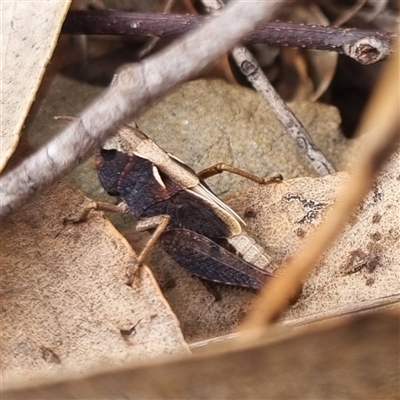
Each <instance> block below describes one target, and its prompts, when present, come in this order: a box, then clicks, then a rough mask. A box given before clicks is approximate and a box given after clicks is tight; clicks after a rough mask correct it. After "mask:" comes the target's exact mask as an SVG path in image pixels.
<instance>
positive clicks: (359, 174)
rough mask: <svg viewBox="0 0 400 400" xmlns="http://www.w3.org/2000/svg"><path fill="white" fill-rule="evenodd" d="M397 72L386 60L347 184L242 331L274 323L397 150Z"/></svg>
mask: <svg viewBox="0 0 400 400" xmlns="http://www.w3.org/2000/svg"><path fill="white" fill-rule="evenodd" d="M399 70H400V59H399V54H398V53H397V54H396V55H395V58H394V59H393V60H391V62H390V64H389V65H388V67H387V69H386V71H385V74H384V75H383V77H382V79H381V82H380V85H379V86H378V88H377V91H376V92H375V94H374V96H373V99H372V102H371V103H370V105H369V107H368V109H367V110H366V113H365V117H364V120H363V123H362V125H361V126H360V129H359V132H362V133H367V132H368V133H367V135H368V139H367V138H366V139H365V147H364V149H363V152H362V154H360V160H359V163H358V165H357V167H356V169H355V170H354V173H353V174H352V175H351V176H350V178H349V181H348V184H347V185H345V187H343V188H341V190H340V193H339V195H338V200H337V202H336V204H335V206H334V207H333V209H332V210H331V211H330V213H329V214H328V215H327V217H326V219H325V221H324V222H323V223H322V224H321V225H320V226H319V227H318V228H317V229H316V230H315V231H314V232H313V233H312V234H311V235H310V236H309V237H308V238H307V239H306V241H305V242H304V244H303V246H302V248H301V250H300V251H299V252H298V253H297V254H296V255H295V256H293V257H292V258H291V260H290V261H289V262H288V263H287V264H286V267H285V268H284V269H283V272H282V275H281V277H280V279H275V280H274V281H271V283H270V284H269V285H268V287H266V288H265V290H264V291H263V292H262V294H261V296H260V297H259V298H258V299H257V300H256V302H255V304H254V307H253V312H252V313H251V314H250V315H249V316H248V317H247V320H245V322H244V323H243V325H242V329H251V330H253V331H252V332H253V333H250V334H255V335H257V334H258V332H259V329H262V328H263V327H264V326H265V325H267V324H269V323H270V322H271V321H273V320H274V319H275V318H276V317H277V315H278V314H279V313H280V312H282V310H283V309H284V308H285V307H286V306H287V304H288V301H289V299H290V298H291V297H292V296H293V294H294V293H297V292H298V290H299V289H300V288H301V285H302V282H304V281H305V279H306V278H307V276H308V275H309V274H310V272H311V271H312V270H313V268H314V267H315V265H316V264H317V262H318V260H319V259H320V258H321V256H322V254H323V253H324V252H325V251H326V250H327V249H328V248H329V246H330V245H331V244H332V242H333V241H334V240H335V238H336V237H337V236H338V235H339V233H340V232H341V231H342V229H343V228H344V227H345V224H346V223H347V222H348V221H349V219H350V218H351V216H352V215H353V213H354V211H355V210H356V207H357V205H358V204H359V203H360V202H361V201H362V199H363V198H364V196H365V195H366V194H367V193H368V191H369V190H370V189H371V187H372V186H373V184H374V179H375V177H376V175H377V174H378V172H379V171H380V170H381V169H382V167H383V165H384V164H385V162H386V161H387V159H388V158H389V156H390V155H391V154H392V153H393V152H394V151H395V150H396V148H397V146H398V143H399V139H400V135H399V131H400V117H399V113H398V105H399V101H400V98H399V90H398V86H397V85H394V84H393V81H397V82H398V79H396V78H397V77H398V71H399Z"/></svg>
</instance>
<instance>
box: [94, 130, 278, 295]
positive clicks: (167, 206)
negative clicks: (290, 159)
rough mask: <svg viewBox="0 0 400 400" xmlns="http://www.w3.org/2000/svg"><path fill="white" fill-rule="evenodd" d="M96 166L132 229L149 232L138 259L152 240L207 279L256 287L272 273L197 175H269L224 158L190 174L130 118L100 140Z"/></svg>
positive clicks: (264, 255) (232, 215)
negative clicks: (130, 220) (133, 218)
mask: <svg viewBox="0 0 400 400" xmlns="http://www.w3.org/2000/svg"><path fill="white" fill-rule="evenodd" d="M96 167H97V172H98V176H99V179H100V182H101V184H102V185H103V187H104V189H105V190H106V191H107V192H108V193H109V194H110V195H114V196H119V197H121V198H122V200H123V201H124V203H125V205H126V206H127V207H128V208H129V211H130V212H131V213H133V214H134V215H135V216H136V217H137V218H138V219H139V222H138V224H137V226H136V229H137V230H138V231H146V230H150V231H152V236H151V238H150V239H149V241H148V242H147V244H146V245H145V247H144V249H143V250H142V252H141V253H140V254H139V256H138V260H137V262H138V263H139V264H140V263H142V262H143V261H144V259H145V257H146V255H147V254H148V252H149V250H150V249H151V248H152V246H153V245H154V243H155V242H156V241H159V242H160V243H161V245H162V247H163V248H164V250H165V251H166V252H167V253H168V254H169V255H170V256H171V257H172V258H173V259H174V260H175V261H177V263H178V264H180V265H181V266H183V267H184V268H186V269H187V270H189V271H190V272H191V273H192V274H194V275H197V276H199V277H200V278H203V279H206V280H209V281H214V282H220V283H224V284H228V285H235V286H242V287H248V288H253V289H260V288H261V287H262V286H263V284H264V283H265V282H266V281H267V280H268V279H269V278H270V277H271V276H272V275H271V274H270V273H269V272H268V271H267V270H266V269H267V268H268V266H270V264H271V262H272V258H271V257H270V256H269V255H268V254H267V253H266V252H265V251H264V249H263V248H262V247H261V246H259V245H258V244H257V243H256V242H255V241H254V240H253V239H252V238H251V237H250V236H249V235H248V234H247V232H246V231H245V222H244V221H243V220H242V219H241V218H240V217H239V215H237V214H236V213H235V211H233V210H232V209H231V208H230V207H229V206H228V205H226V204H225V203H224V202H223V201H222V200H221V199H219V198H218V197H217V196H216V195H215V194H214V193H213V192H212V191H211V190H210V189H209V188H208V186H207V185H206V184H205V182H204V179H206V178H208V177H210V176H212V175H215V174H217V173H220V172H222V171H229V172H233V173H236V174H239V175H242V176H244V177H247V178H249V179H252V180H254V181H256V182H258V183H268V182H270V181H271V179H263V178H259V177H257V176H254V175H252V174H249V173H247V172H245V171H242V170H239V169H236V168H234V167H231V166H228V165H225V164H217V165H216V166H214V167H211V168H208V169H206V170H204V171H202V172H201V173H199V174H196V173H195V171H194V170H192V169H191V168H190V167H189V166H188V165H186V164H185V163H184V162H183V161H181V160H179V159H178V158H176V157H174V156H172V155H171V154H168V153H166V152H165V151H164V150H162V149H161V148H160V147H158V146H157V145H156V144H155V143H154V142H153V141H152V140H150V139H149V138H148V137H147V136H146V135H145V134H144V133H143V132H141V131H140V130H138V129H137V127H136V125H134V124H127V125H124V126H123V127H122V128H120V129H119V131H118V133H117V134H116V135H115V136H113V137H112V138H110V139H108V140H107V141H106V142H105V143H104V145H103V147H102V148H101V149H100V151H99V152H98V154H97V155H96ZM274 179H275V178H272V180H274Z"/></svg>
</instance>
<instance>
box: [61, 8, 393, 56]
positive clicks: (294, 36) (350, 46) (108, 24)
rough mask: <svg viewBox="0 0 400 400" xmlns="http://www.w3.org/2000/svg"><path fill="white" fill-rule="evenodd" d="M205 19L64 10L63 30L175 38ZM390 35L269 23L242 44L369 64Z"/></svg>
mask: <svg viewBox="0 0 400 400" xmlns="http://www.w3.org/2000/svg"><path fill="white" fill-rule="evenodd" d="M208 18H209V17H204V16H199V15H181V14H144V13H129V12H123V11H110V10H100V11H82V10H73V11H70V12H69V13H68V16H67V18H66V20H65V23H64V26H63V32H64V33H71V34H86V35H94V34H96V35H135V36H160V37H161V36H165V37H175V36H179V35H182V34H184V33H187V32H188V31H190V30H192V29H194V28H198V27H199V26H201V25H203V24H204V22H205V21H207V19H208ZM394 38H395V35H394V34H391V33H386V32H378V31H369V30H361V29H349V28H345V29H343V28H337V27H332V26H316V25H297V24H292V23H287V22H271V23H268V24H266V25H264V26H263V27H262V28H258V29H255V30H254V31H253V32H252V33H250V34H248V35H247V36H246V37H245V38H244V39H243V40H242V43H243V44H249V43H268V44H271V45H277V46H290V47H302V48H307V49H316V50H327V51H336V52H338V53H342V54H346V55H347V56H349V57H352V58H354V59H355V60H356V61H358V62H360V63H362V64H372V63H374V62H377V61H379V60H381V59H382V58H384V57H386V56H387V55H388V54H389V53H390V52H391V51H392V48H391V46H392V42H393V40H394Z"/></svg>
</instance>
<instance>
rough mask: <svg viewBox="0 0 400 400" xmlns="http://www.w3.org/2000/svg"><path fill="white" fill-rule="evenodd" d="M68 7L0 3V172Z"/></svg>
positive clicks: (63, 3) (66, 0) (47, 3)
mask: <svg viewBox="0 0 400 400" xmlns="http://www.w3.org/2000/svg"><path fill="white" fill-rule="evenodd" d="M69 4H70V1H69V0H64V1H39V2H37V1H9V2H3V1H2V2H1V5H0V7H1V8H0V12H1V17H2V20H1V22H2V38H1V42H2V49H1V54H2V57H1V71H2V72H1V75H2V76H1V85H2V89H1V90H2V100H1V107H2V132H1V145H0V150H1V154H0V171H1V170H2V169H3V168H4V166H5V165H6V163H7V161H8V159H9V158H10V157H11V155H12V154H13V152H14V150H15V148H16V146H17V144H18V140H19V134H20V131H21V128H22V125H23V123H24V120H25V118H26V115H27V114H28V111H29V109H30V107H31V105H32V102H33V101H34V99H35V94H36V92H37V90H38V88H39V85H40V82H41V80H42V76H43V74H44V71H45V68H46V65H47V63H48V62H49V60H50V57H51V55H52V54H53V50H54V47H55V45H56V43H57V39H58V35H59V32H60V30H61V25H62V23H63V21H64V18H65V15H66V13H67V11H68V7H69Z"/></svg>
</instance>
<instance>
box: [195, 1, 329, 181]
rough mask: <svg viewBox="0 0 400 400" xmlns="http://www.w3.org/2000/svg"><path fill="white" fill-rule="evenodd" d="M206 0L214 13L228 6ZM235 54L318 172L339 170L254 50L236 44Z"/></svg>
mask: <svg viewBox="0 0 400 400" xmlns="http://www.w3.org/2000/svg"><path fill="white" fill-rule="evenodd" d="M202 2H203V4H204V5H205V6H206V7H207V8H208V9H209V10H210V11H212V12H216V11H219V10H221V9H223V7H224V3H223V2H222V1H221V0H202ZM231 54H232V57H233V58H234V60H235V62H236V64H237V65H238V67H239V68H240V70H241V71H242V73H243V74H244V75H245V76H246V78H247V79H248V80H249V82H250V83H251V84H252V85H253V87H254V89H256V90H257V91H258V92H259V93H260V94H261V96H263V97H264V99H265V100H266V101H267V102H268V104H269V105H270V106H271V109H272V111H273V112H274V114H275V116H276V117H277V118H278V119H279V121H280V123H281V124H282V126H283V128H284V129H285V131H286V133H287V134H288V135H289V136H290V138H291V139H292V140H293V141H294V142H295V144H296V145H297V147H298V149H299V150H300V151H301V152H302V153H303V155H304V156H305V157H306V158H307V160H308V161H309V162H310V164H311V165H312V166H313V168H314V169H315V170H316V171H317V173H318V174H319V175H327V174H331V173H333V172H335V169H334V168H333V166H332V164H331V163H330V162H329V161H328V159H327V158H326V157H325V155H324V154H323V153H322V151H321V150H320V149H319V148H318V147H317V145H316V144H315V143H314V141H313V139H312V137H311V136H310V135H309V134H308V132H307V130H306V129H305V127H304V126H303V124H302V123H301V122H300V121H299V120H298V119H297V117H296V116H295V115H294V114H293V113H292V111H291V110H290V109H289V107H288V106H287V105H286V103H285V102H284V101H283V100H282V99H281V98H280V96H279V94H278V93H277V92H276V90H275V89H274V87H273V86H272V85H271V83H270V82H269V80H268V78H267V77H266V75H265V74H264V72H263V71H262V69H261V67H260V66H259V64H258V62H257V60H256V59H255V58H254V57H253V55H252V54H251V53H250V51H249V50H247V48H246V47H244V46H235V47H234V48H233V49H232V52H231Z"/></svg>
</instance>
